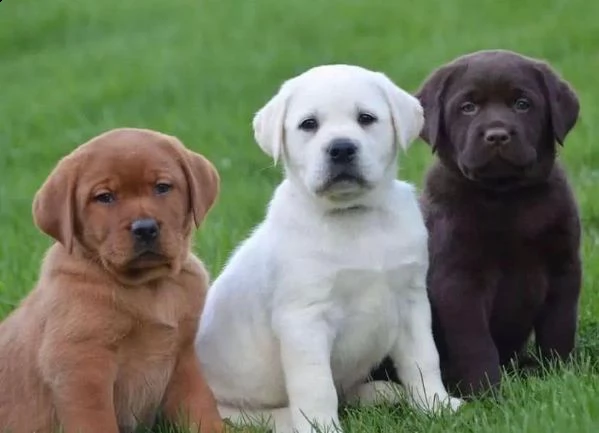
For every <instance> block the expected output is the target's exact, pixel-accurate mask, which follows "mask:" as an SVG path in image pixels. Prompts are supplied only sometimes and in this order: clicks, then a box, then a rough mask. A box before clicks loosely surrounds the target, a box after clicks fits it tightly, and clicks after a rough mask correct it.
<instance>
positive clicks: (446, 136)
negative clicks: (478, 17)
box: [375, 50, 582, 396]
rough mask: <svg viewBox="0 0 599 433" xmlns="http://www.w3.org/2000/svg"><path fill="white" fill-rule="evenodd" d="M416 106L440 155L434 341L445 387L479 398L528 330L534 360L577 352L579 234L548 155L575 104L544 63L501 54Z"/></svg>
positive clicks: (434, 184) (449, 77)
mask: <svg viewBox="0 0 599 433" xmlns="http://www.w3.org/2000/svg"><path fill="white" fill-rule="evenodd" d="M417 97H418V98H419V99H420V101H421V103H422V105H423V107H424V111H425V119H426V121H425V125H424V128H423V131H422V137H423V139H424V140H425V141H426V142H428V143H429V144H430V145H431V146H432V149H433V150H434V152H436V154H437V156H438V158H437V160H436V162H434V164H433V166H432V167H431V168H430V170H429V172H428V174H427V176H426V180H425V185H424V191H423V194H422V209H423V213H424V216H425V221H426V224H427V227H428V231H429V252H430V261H431V263H430V268H429V272H428V290H429V296H430V300H431V304H432V308H433V325H434V335H435V340H436V343H437V346H438V349H439V355H440V357H441V368H442V372H443V376H444V379H445V381H446V383H447V384H448V386H449V387H450V389H452V390H456V388H457V391H459V392H460V393H461V394H462V395H464V396H468V395H471V396H472V395H480V394H481V393H483V392H485V391H487V390H491V389H496V385H498V384H499V383H500V376H501V375H500V373H501V367H502V366H506V365H507V364H508V363H510V362H511V361H512V360H516V359H517V358H518V355H519V354H520V353H521V352H522V351H523V349H525V347H526V344H527V341H528V339H529V337H530V336H531V334H532V333H533V332H534V336H535V341H536V346H537V347H538V349H539V352H540V355H541V356H542V358H555V357H557V358H558V359H566V358H568V357H569V355H570V354H571V352H572V349H573V347H574V340H575V334H576V329H577V311H578V300H579V294H580V290H581V274H582V271H581V258H580V251H579V250H580V231H581V227H580V218H579V211H578V208H577V204H576V201H575V198H574V195H573V192H572V190H571V188H570V186H569V184H568V180H567V177H566V173H565V171H564V169H563V168H562V166H561V165H560V164H559V162H558V161H557V160H556V155H557V145H558V144H560V145H563V144H564V142H565V139H566V136H567V135H568V133H569V132H570V131H571V129H572V128H573V127H574V125H575V124H576V122H577V119H578V115H579V102H578V98H577V96H576V94H575V92H574V90H573V89H572V87H571V86H570V85H569V84H568V83H567V82H566V81H564V80H563V79H562V78H560V76H559V75H558V74H557V73H556V72H555V71H554V70H553V69H552V68H551V67H550V66H549V65H548V64H547V63H545V62H543V61H540V60H537V59H532V58H529V57H525V56H522V55H520V54H518V53H514V52H510V51H505V50H489V51H481V52H476V53H472V54H468V55H465V56H462V57H459V58H457V59H455V60H454V61H452V62H450V63H449V64H446V65H444V66H442V67H441V68H439V69H437V70H436V71H434V72H433V73H432V74H431V75H430V76H429V77H428V78H427V79H426V81H425V82H424V84H423V85H422V87H421V89H420V90H419V91H418V93H417ZM387 367H388V366H387ZM386 373H388V371H385V369H384V368H382V369H379V370H378V371H377V372H376V373H375V377H376V376H377V375H383V374H386ZM391 373H392V372H391Z"/></svg>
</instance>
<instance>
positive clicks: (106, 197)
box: [94, 192, 116, 204]
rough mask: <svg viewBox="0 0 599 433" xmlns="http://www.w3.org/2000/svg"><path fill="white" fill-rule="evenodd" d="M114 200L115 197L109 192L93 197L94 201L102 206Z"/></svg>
mask: <svg viewBox="0 0 599 433" xmlns="http://www.w3.org/2000/svg"><path fill="white" fill-rule="evenodd" d="M115 200H116V197H115V196H114V194H113V193H111V192H102V193H100V194H96V195H95V196H94V201H95V202H97V203H102V204H110V203H112V202H114V201H115Z"/></svg>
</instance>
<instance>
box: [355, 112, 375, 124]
mask: <svg viewBox="0 0 599 433" xmlns="http://www.w3.org/2000/svg"><path fill="white" fill-rule="evenodd" d="M376 120H377V119H376V117H374V116H373V115H372V114H368V113H360V114H358V123H359V124H360V125H362V126H368V125H372V124H373V123H374V122H376Z"/></svg>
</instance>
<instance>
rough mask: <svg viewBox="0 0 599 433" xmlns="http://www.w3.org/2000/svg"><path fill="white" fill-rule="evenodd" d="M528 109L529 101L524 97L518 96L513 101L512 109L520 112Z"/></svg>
mask: <svg viewBox="0 0 599 433" xmlns="http://www.w3.org/2000/svg"><path fill="white" fill-rule="evenodd" d="M529 109H530V101H529V100H528V99H526V98H518V99H516V102H514V110H516V111H520V112H526V111H528V110H529Z"/></svg>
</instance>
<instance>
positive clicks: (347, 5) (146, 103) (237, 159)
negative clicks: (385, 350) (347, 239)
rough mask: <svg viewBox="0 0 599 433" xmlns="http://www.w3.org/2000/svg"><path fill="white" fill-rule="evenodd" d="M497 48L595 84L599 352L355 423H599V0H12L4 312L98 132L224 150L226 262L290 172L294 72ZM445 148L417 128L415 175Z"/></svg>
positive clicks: (592, 225)
mask: <svg viewBox="0 0 599 433" xmlns="http://www.w3.org/2000/svg"><path fill="white" fill-rule="evenodd" d="M484 48H507V49H513V50H517V51H519V52H521V53H523V54H527V55H530V56H535V57H540V58H544V59H546V60H548V61H549V62H550V63H551V64H552V65H553V66H554V67H555V68H556V69H557V70H558V71H559V72H560V73H562V75H563V76H564V77H565V78H566V79H568V80H569V81H570V82H571V83H572V85H573V86H574V87H575V89H576V90H577V92H578V94H579V97H580V100H581V105H582V110H581V119H580V121H579V123H578V125H577V127H576V129H575V130H574V132H573V133H572V134H571V135H570V136H569V137H568V139H567V141H566V145H565V147H564V148H563V149H562V150H561V156H560V157H561V158H562V160H563V161H564V164H565V165H566V168H567V170H568V172H569V174H570V176H571V179H572V182H573V185H574V187H575V190H576V194H577V197H578V200H579V203H580V206H581V211H582V216H583V224H584V251H583V253H584V260H585V278H584V289H583V292H584V295H583V298H582V301H581V311H580V313H581V337H580V347H581V349H580V350H581V354H582V353H584V354H589V357H588V358H584V359H585V360H586V361H588V362H590V363H591V364H589V365H587V364H584V362H583V363H582V364H581V365H580V366H577V367H576V368H574V370H572V369H570V370H568V369H566V370H564V371H559V372H556V373H555V374H554V375H553V376H551V379H550V380H545V381H541V380H540V379H539V380H536V379H531V380H528V381H526V382H524V383H520V382H518V383H517V384H516V385H514V389H513V390H512V391H509V390H508V391H506V392H507V393H508V395H509V393H510V392H513V393H514V394H513V398H512V399H511V400H509V401H508V402H507V403H505V404H504V405H502V406H497V407H496V406H490V407H487V406H485V403H475V404H473V405H472V406H471V407H470V408H468V409H466V410H465V411H464V414H463V415H460V416H458V417H455V418H446V419H444V421H431V420H426V419H421V418H418V416H417V415H414V414H412V415H406V414H405V413H404V412H402V416H401V417H398V418H397V420H395V421H391V420H393V419H394V418H393V416H394V415H393V414H392V413H384V414H379V415H380V416H379V415H377V416H374V415H373V414H370V415H369V414H368V413H367V412H360V413H358V414H354V415H353V417H354V418H351V417H350V418H351V419H352V420H353V421H351V422H350V423H349V424H350V426H353V428H355V429H356V431H363V430H365V429H366V430H367V429H370V428H373V429H379V430H380V431H387V429H391V430H390V431H397V429H401V428H406V431H419V429H424V428H426V429H427V431H431V432H432V431H454V430H455V431H460V432H464V431H477V432H482V431H502V432H505V431H514V432H525V431H535V432H536V431H539V432H541V431H542V432H547V431H556V432H557V431H559V432H566V431H567V432H574V431H581V432H583V431H589V432H590V431H597V430H596V429H595V427H599V376H598V375H597V370H596V368H595V367H594V366H593V365H592V362H594V361H596V359H597V356H596V355H597V353H599V350H596V349H597V346H599V342H598V340H599V331H598V325H597V323H598V322H599V294H598V293H597V287H598V283H599V253H598V250H597V245H598V242H599V204H598V198H597V197H598V194H597V193H598V192H599V188H598V182H599V148H598V147H597V141H598V133H599V131H598V126H597V123H598V122H597V118H598V115H599V105H598V103H597V101H599V84H598V81H599V78H597V74H598V72H597V71H598V70H599V2H592V1H589V0H545V1H541V0H495V1H492V0H445V1H443V0H438V1H426V0H421V1H418V2H407V1H404V2H399V1H392V0H311V1H307V0H302V1H300V0H199V1H198V0H195V1H192V0H171V1H158V0H144V1H141V0H127V1H117V0H104V1H97V0H46V1H42V0H4V1H2V2H1V3H0V317H3V316H4V315H6V314H7V313H8V312H9V311H10V310H11V309H12V308H13V307H14V306H15V305H16V304H17V303H18V301H19V299H21V298H22V297H23V296H24V295H25V294H26V293H27V292H28V291H29V290H30V288H31V286H32V285H33V284H34V282H35V280H36V278H37V273H38V269H39V263H40V260H41V259H42V256H43V253H44V250H45V249H46V248H47V246H48V245H50V242H51V241H50V240H49V239H48V238H47V237H46V236H44V235H43V234H41V233H40V232H38V231H37V229H36V228H35V227H34V225H33V222H32V218H31V200H32V197H33V194H34V193H35V191H36V189H37V188H38V187H39V186H40V185H41V183H42V182H43V180H44V179H45V177H46V176H47V174H48V173H49V172H50V170H51V169H52V167H53V166H54V164H55V163H56V162H57V161H58V159H59V158H60V157H61V156H63V155H65V154H66V153H68V152H70V151H71V150H72V149H73V148H74V147H76V146H77V145H78V144H80V143H82V142H84V141H86V140H88V139H89V138H91V137H92V136H94V135H96V134H99V133H100V132H103V131H105V130H107V129H110V128H114V127H120V126H136V127H147V128H152V129H157V130H161V131H163V132H166V133H169V134H173V135H176V136H178V137H179V138H180V139H181V140H182V141H183V142H184V143H185V144H186V145H187V146H188V147H190V148H192V149H194V150H196V151H199V152H201V153H203V154H205V155H206V156H207V157H208V158H210V159H211V160H212V161H213V162H214V163H215V165H216V167H217V168H218V170H219V172H220V174H221V178H222V193H221V196H220V199H219V201H218V204H217V205H216V207H215V208H214V210H213V211H212V212H211V213H210V215H209V217H208V219H207V221H206V222H205V224H204V226H203V228H202V230H201V231H200V232H199V233H198V236H197V239H196V243H195V249H196V251H197V252H198V253H199V254H200V255H201V257H202V258H203V259H204V261H205V262H206V263H207V265H208V267H209V269H210V270H211V272H212V274H213V276H214V275H216V274H217V273H218V271H219V269H221V267H222V265H223V264H224V262H225V260H226V258H227V256H228V255H229V253H230V252H231V250H232V248H233V247H234V246H235V245H236V244H237V243H238V242H239V241H241V240H242V239H243V238H244V237H245V236H246V235H247V234H248V232H249V230H250V229H251V227H252V226H253V225H255V224H256V223H257V222H258V221H259V220H260V219H261V218H262V216H263V214H264V208H265V206H266V204H267V202H268V199H269V197H270V194H271V193H272V190H273V188H274V186H275V185H276V183H277V182H278V181H279V180H280V177H281V176H280V169H279V168H278V167H277V168H274V167H272V162H271V160H270V159H269V158H268V157H267V156H266V155H264V154H262V153H261V151H260V149H259V148H258V146H257V145H256V144H255V143H254V141H253V136H252V130H251V119H252V116H253V114H254V112H255V111H256V110H258V109H259V108H260V107H261V105H262V104H263V103H265V102H266V101H267V100H268V99H269V98H270V97H271V96H272V95H273V94H274V92H276V90H277V88H278V86H279V85H280V84H281V82H282V81H283V80H285V79H287V78H289V77H291V76H293V75H296V74H298V73H301V72H302V71H304V70H306V69H307V68H309V67H311V66H314V65H318V64H323V63H354V64H359V65H362V66H365V67H367V68H371V69H375V70H380V71H383V72H385V73H386V74H387V75H389V76H390V77H391V78H392V79H393V80H394V81H395V82H396V83H397V84H399V85H400V86H402V87H404V88H405V89H407V90H409V91H413V90H415V89H416V88H417V87H418V86H419V84H420V82H421V81H422V80H423V79H424V78H425V77H426V75H428V73H429V72H430V71H432V69H434V68H435V67H437V66H439V65H440V64H441V63H444V62H446V61H448V60H450V59H452V58H453V57H455V56H457V55H460V54H463V53H465V52H469V51H474V50H478V49H484ZM431 158H432V155H431V154H430V150H429V148H428V147H427V146H426V145H425V144H424V143H422V142H420V141H418V142H416V143H415V144H414V145H413V147H412V148H410V149H409V150H408V152H407V154H406V155H403V156H401V162H400V166H401V168H400V176H401V177H402V178H405V179H408V180H410V181H412V182H414V183H415V184H416V185H418V186H420V184H421V180H422V177H423V174H424V170H425V169H426V167H427V166H428V164H429V163H430V161H431ZM281 241H283V242H284V240H281ZM586 361H585V362H586ZM558 391H559V392H558ZM593 395H594V396H596V398H595V399H594V400H593V399H592V398H591V397H592V396H593ZM584 398H587V399H586V400H585V399H584ZM524 407H527V409H524ZM410 416H411V417H415V418H414V419H413V420H412V421H406V417H408V418H409V417H410ZM360 417H365V418H364V420H363V421H360V420H361V419H362V418H360ZM531 417H532V418H531ZM375 418H376V419H380V420H382V421H380V425H379V424H376V423H377V422H379V421H376V422H375ZM533 418H534V419H537V421H531V419H533ZM410 419H412V418H410ZM402 423H403V424H402ZM414 423H415V424H414ZM359 426H361V427H359ZM377 426H378V427H377ZM402 426H403V427H402ZM554 428H555V429H557V430H555V429H554ZM381 429H382V430H381ZM564 429H565V430H564ZM379 430H377V431H379Z"/></svg>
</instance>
